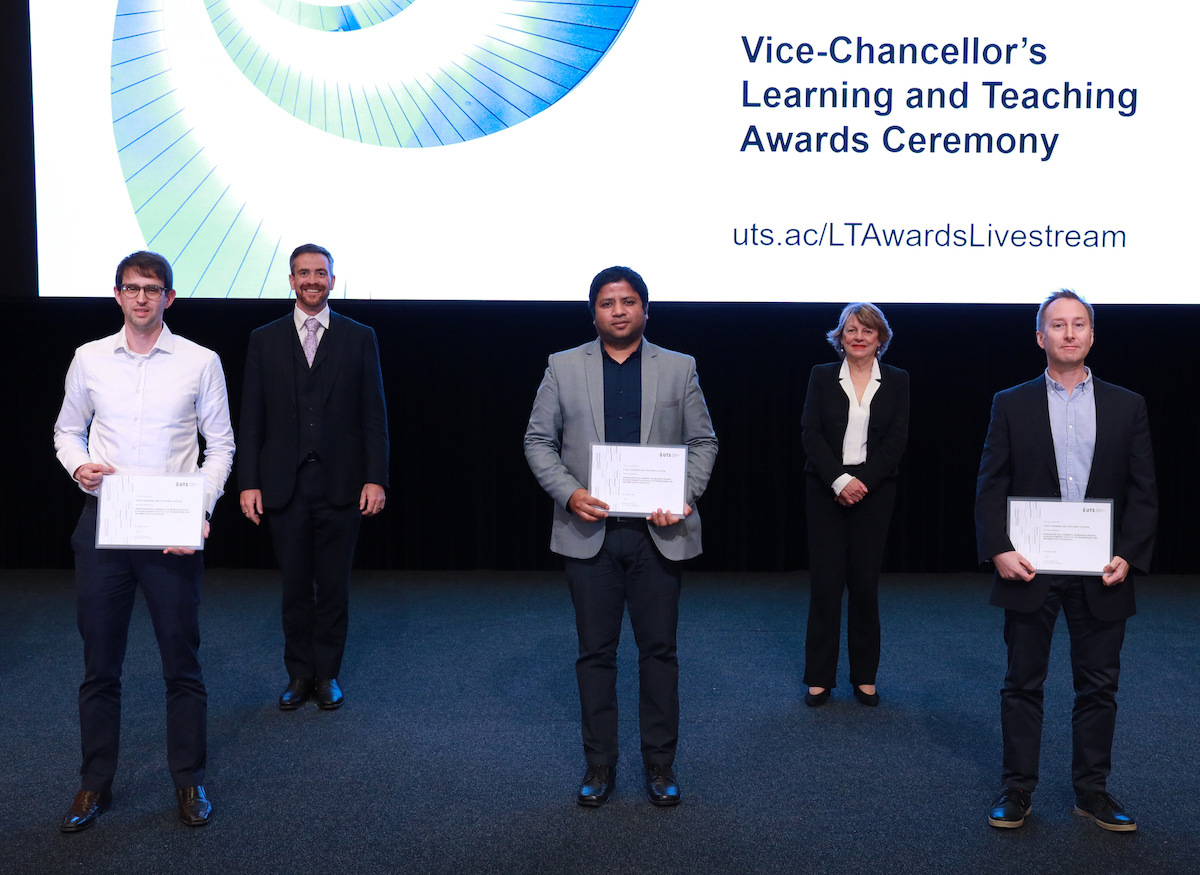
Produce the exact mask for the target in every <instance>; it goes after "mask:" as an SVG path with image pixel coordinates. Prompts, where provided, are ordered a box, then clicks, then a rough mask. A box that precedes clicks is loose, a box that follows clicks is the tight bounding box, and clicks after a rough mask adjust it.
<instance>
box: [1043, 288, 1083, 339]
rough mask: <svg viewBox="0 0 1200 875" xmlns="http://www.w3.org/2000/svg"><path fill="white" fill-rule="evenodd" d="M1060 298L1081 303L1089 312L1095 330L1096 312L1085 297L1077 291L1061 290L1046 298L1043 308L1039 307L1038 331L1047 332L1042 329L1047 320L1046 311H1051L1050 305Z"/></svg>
mask: <svg viewBox="0 0 1200 875" xmlns="http://www.w3.org/2000/svg"><path fill="white" fill-rule="evenodd" d="M1059 298H1070V299H1071V300H1073V301H1078V302H1079V303H1081V304H1083V306H1084V307H1085V308H1086V309H1087V311H1088V321H1089V322H1091V323H1092V328H1093V329H1094V328H1095V327H1096V311H1095V310H1093V309H1092V305H1091V304H1089V303H1088V302H1087V301H1085V300H1084V299H1083V295H1080V294H1077V293H1076V292H1075V291H1073V290H1071V289H1059V290H1058V291H1057V292H1051V293H1050V294H1049V295H1048V296H1047V297H1046V300H1044V301H1042V306H1040V307H1038V312H1037V330H1038V331H1044V330H1045V329H1044V328H1043V327H1042V324H1043V323H1044V322H1045V320H1046V310H1047V309H1049V307H1050V305H1051V304H1053V303H1054V302H1055V301H1057V300H1058V299H1059Z"/></svg>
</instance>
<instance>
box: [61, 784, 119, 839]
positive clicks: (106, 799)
mask: <svg viewBox="0 0 1200 875" xmlns="http://www.w3.org/2000/svg"><path fill="white" fill-rule="evenodd" d="M111 802H112V794H111V793H109V792H107V791H106V792H103V793H93V792H92V791H91V790H80V791H79V792H78V793H76V794H75V801H74V802H72V803H71V807H70V808H68V809H67V813H66V814H64V815H63V819H62V823H60V824H59V825H58V828H59V829H60V830H62V831H63V832H83V831H84V830H85V829H87V828H88V827H89V826H91V825H92V824H94V823H95V822H96V819H97V818H98V817H100V815H101V814H103V813H104V812H105V811H107V810H108V806H109V804H110V803H111Z"/></svg>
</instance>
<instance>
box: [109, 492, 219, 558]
mask: <svg viewBox="0 0 1200 875" xmlns="http://www.w3.org/2000/svg"><path fill="white" fill-rule="evenodd" d="M96 546H97V547H98V548H108V549H115V548H123V549H134V550H162V549H165V548H167V547H188V548H190V549H192V550H203V549H204V475H203V474H107V475H105V477H104V480H103V481H101V484H100V505H99V511H98V514H97V517H96Z"/></svg>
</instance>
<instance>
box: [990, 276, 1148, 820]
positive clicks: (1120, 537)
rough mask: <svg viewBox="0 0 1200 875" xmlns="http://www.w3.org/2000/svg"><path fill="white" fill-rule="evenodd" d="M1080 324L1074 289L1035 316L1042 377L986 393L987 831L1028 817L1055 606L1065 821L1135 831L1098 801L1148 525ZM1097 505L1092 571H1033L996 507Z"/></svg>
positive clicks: (1126, 418) (1128, 404)
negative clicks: (1075, 818) (1072, 818)
mask: <svg viewBox="0 0 1200 875" xmlns="http://www.w3.org/2000/svg"><path fill="white" fill-rule="evenodd" d="M1093 330H1094V313H1093V311H1092V308H1091V306H1090V305H1089V304H1088V303H1087V302H1086V301H1084V300H1082V299H1081V298H1080V297H1079V296H1078V295H1076V294H1075V293H1074V292H1070V291H1067V290H1062V291H1059V292H1055V293H1054V294H1052V295H1051V296H1050V297H1049V298H1047V300H1046V302H1045V303H1044V304H1043V305H1042V307H1041V308H1040V309H1039V310H1038V331H1037V340H1038V344H1039V345H1040V346H1041V347H1042V348H1043V349H1044V350H1045V351H1046V363H1047V367H1046V372H1045V374H1044V375H1043V376H1040V377H1038V378H1037V379H1035V380H1032V381H1030V382H1028V383H1024V384H1022V385H1020V386H1016V387H1014V388H1012V389H1008V390H1006V391H1004V392H1000V393H999V394H997V395H996V397H995V400H994V403H993V406H992V421H991V425H990V426H989V427H988V435H987V442H986V444H985V445H984V449H983V458H982V460H981V462H980V466H979V480H978V485H977V493H976V501H975V525H976V534H977V538H978V549H979V559H980V561H981V562H984V561H990V562H992V564H993V565H994V566H995V575H994V578H993V586H992V595H991V603H992V604H993V605H996V606H997V607H1001V608H1004V609H1005V610H1004V640H1005V643H1006V645H1007V648H1008V671H1007V673H1006V675H1005V678H1004V689H1003V690H1002V691H1001V694H1000V702H1001V706H1000V715H1001V725H1002V730H1003V735H1004V762H1003V770H1002V774H1001V782H1002V784H1003V790H1002V792H1001V793H1000V795H999V796H997V798H996V799H995V801H994V802H993V803H992V808H991V810H990V812H989V815H988V822H989V823H990V824H991V825H992V826H997V827H1008V828H1013V827H1019V826H1021V825H1022V824H1023V823H1024V822H1025V818H1026V816H1028V814H1029V813H1030V812H1031V811H1032V804H1031V799H1030V794H1031V793H1032V792H1033V790H1034V789H1035V788H1036V786H1037V782H1038V755H1039V748H1040V745H1041V732H1042V684H1043V681H1044V680H1045V677H1046V672H1047V667H1048V664H1049V658H1050V641H1051V637H1052V635H1053V632H1054V625H1055V621H1056V620H1057V618H1058V613H1059V610H1060V609H1061V610H1062V612H1063V613H1064V615H1065V616H1066V618H1067V629H1068V630H1069V632H1070V637H1071V668H1072V672H1073V674H1074V685H1075V706H1074V710H1073V712H1072V736H1073V747H1074V755H1073V758H1072V763H1071V778H1072V783H1073V784H1074V788H1075V799H1076V804H1075V813H1076V814H1079V815H1082V816H1085V817H1088V818H1090V819H1092V820H1093V821H1095V822H1096V823H1097V824H1098V825H1099V826H1101V827H1103V828H1104V829H1107V830H1111V831H1118V832H1128V831H1132V830H1135V829H1136V828H1137V824H1136V822H1135V821H1134V819H1133V818H1132V817H1131V816H1130V815H1129V814H1127V813H1126V812H1125V810H1124V809H1123V807H1122V806H1121V804H1120V803H1119V802H1117V800H1116V799H1114V798H1113V797H1112V796H1111V795H1110V794H1109V793H1108V791H1107V786H1106V785H1107V780H1108V775H1109V772H1110V771H1111V768H1112V742H1113V733H1114V729H1115V726H1116V714H1117V703H1116V692H1117V681H1118V677H1119V675H1120V668H1121V662H1120V655H1121V645H1122V643H1123V642H1124V638H1125V621H1126V619H1127V618H1128V617H1131V616H1133V614H1134V612H1135V605H1134V591H1133V580H1132V579H1130V577H1129V575H1130V572H1131V571H1134V570H1136V571H1138V572H1141V573H1146V572H1147V570H1148V568H1149V565H1150V555H1151V552H1152V550H1153V547H1154V532H1155V525H1156V522H1157V515H1158V499H1157V493H1156V488H1155V475H1154V458H1153V454H1152V452H1151V446H1150V427H1149V422H1148V419H1147V415H1146V403H1145V400H1144V399H1143V398H1142V397H1141V396H1140V395H1136V394H1134V393H1133V392H1130V391H1128V390H1126V389H1122V388H1121V387H1119V386H1114V385H1112V384H1111V383H1105V382H1103V381H1102V380H1098V379H1096V378H1095V377H1093V376H1092V373H1091V371H1090V370H1089V369H1088V368H1087V367H1086V366H1085V364H1084V361H1085V359H1086V357H1087V354H1088V351H1089V350H1090V349H1091V347H1092V340H1093ZM1010 496H1013V497H1028V498H1059V499H1061V500H1063V501H1083V500H1085V499H1086V500H1094V499H1111V500H1112V502H1113V509H1112V513H1113V517H1112V518H1113V557H1112V559H1111V560H1110V561H1109V562H1108V564H1107V565H1105V566H1104V568H1103V571H1102V573H1101V574H1097V575H1094V576H1087V575H1055V574H1048V573H1046V572H1037V571H1036V569H1035V568H1034V567H1033V565H1032V564H1031V563H1030V562H1029V560H1028V559H1026V558H1025V557H1024V556H1022V555H1020V554H1019V553H1017V552H1016V551H1015V550H1014V549H1013V544H1012V542H1011V541H1010V540H1009V537H1008V533H1007V525H1006V522H1007V499H1008V497H1010Z"/></svg>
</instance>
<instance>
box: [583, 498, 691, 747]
mask: <svg viewBox="0 0 1200 875" xmlns="http://www.w3.org/2000/svg"><path fill="white" fill-rule="evenodd" d="M647 525H648V524H647V523H646V522H645V521H644V520H631V521H628V522H626V521H618V520H610V521H609V522H608V528H607V531H606V532H605V535H604V545H603V546H602V547H601V548H600V552H599V553H597V554H596V555H595V556H593V557H592V558H591V559H571V558H567V559H566V572H567V584H568V586H569V587H570V590H571V601H572V602H573V603H574V605H575V627H576V630H577V631H578V633H579V658H578V659H577V660H576V661H575V677H576V680H577V681H578V682H579V705H580V711H581V716H582V729H583V751H584V755H585V756H586V758H587V762H588V764H589V765H602V766H615V765H616V764H617V644H618V642H619V640H620V637H621V621H622V620H623V619H624V616H625V606H626V605H628V606H629V621H630V625H631V626H632V627H633V637H634V641H635V642H637V648H638V688H639V696H638V721H639V724H640V729H641V736H642V761H643V763H645V764H646V765H650V764H656V763H663V764H666V765H670V764H671V763H673V762H674V761H675V749H676V746H677V745H678V743H679V659H678V656H677V655H676V630H677V627H678V626H679V592H680V581H681V579H682V573H681V569H680V566H679V563H677V562H672V561H671V560H669V559H664V558H663V556H662V554H661V553H659V552H658V548H657V547H656V546H655V545H654V539H653V538H651V537H650V532H649V529H648V528H647Z"/></svg>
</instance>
